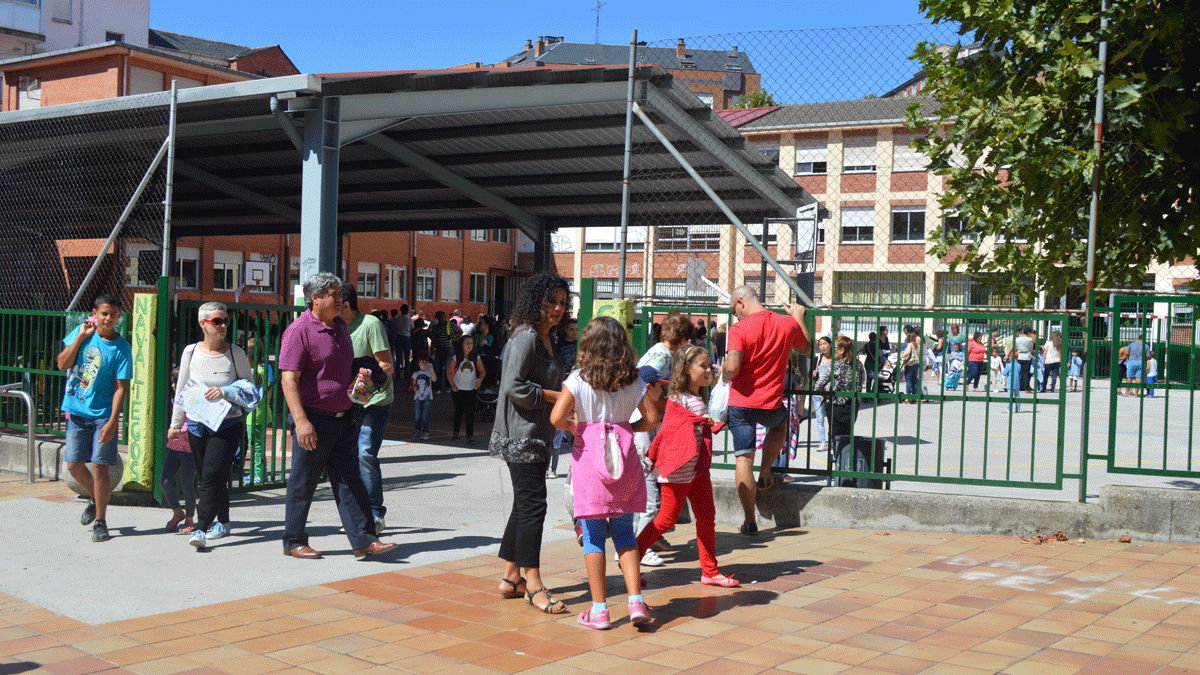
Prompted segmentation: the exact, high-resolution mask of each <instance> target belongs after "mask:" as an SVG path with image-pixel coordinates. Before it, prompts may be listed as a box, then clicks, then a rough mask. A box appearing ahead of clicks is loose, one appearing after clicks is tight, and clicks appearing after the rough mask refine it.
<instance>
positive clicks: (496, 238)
mask: <svg viewBox="0 0 1200 675" xmlns="http://www.w3.org/2000/svg"><path fill="white" fill-rule="evenodd" d="M510 237H511V235H510V234H509V230H492V241H493V242H495V243H497V244H507V243H508V242H509V241H510Z"/></svg>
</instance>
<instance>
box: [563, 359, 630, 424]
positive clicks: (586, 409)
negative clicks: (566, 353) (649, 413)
mask: <svg viewBox="0 0 1200 675" xmlns="http://www.w3.org/2000/svg"><path fill="white" fill-rule="evenodd" d="M563 386H564V387H566V389H567V391H569V392H571V396H574V397H575V417H576V419H577V420H578V421H580V422H615V423H620V422H628V421H629V419H630V418H631V417H633V413H634V411H635V410H637V407H638V404H639V403H641V402H642V397H643V396H645V395H646V383H645V382H642V380H641V378H638V379H636V380H634V381H633V382H632V383H631V384H630V385H629V386H627V387H625V388H624V389H620V390H618V391H598V390H596V389H594V388H592V385H590V384H588V383H587V382H584V381H583V378H581V377H579V371H578V370H576V371H574V372H572V373H571V374H570V375H569V376H567V379H566V380H565V381H564V382H563Z"/></svg>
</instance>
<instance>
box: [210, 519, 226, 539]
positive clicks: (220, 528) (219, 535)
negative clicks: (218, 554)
mask: <svg viewBox="0 0 1200 675" xmlns="http://www.w3.org/2000/svg"><path fill="white" fill-rule="evenodd" d="M228 536H229V526H228V525H225V524H222V523H220V522H216V523H213V524H212V527H210V528H208V534H207V538H208V539H224V538H225V537H228Z"/></svg>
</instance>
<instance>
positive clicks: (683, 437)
mask: <svg viewBox="0 0 1200 675" xmlns="http://www.w3.org/2000/svg"><path fill="white" fill-rule="evenodd" d="M697 426H702V439H703V441H704V452H703V454H701V455H700V461H699V462H697V463H696V471H707V470H708V467H709V466H711V465H712V435H713V432H714V431H720V430H721V429H722V428H724V426H725V425H724V423H722V422H717V423H716V424H715V425H709V423H708V419H707V418H704V417H701V416H699V415H697V414H696V413H694V412H692V411H690V410H688V409H687V408H685V407H684V406H683V405H682V404H680V403H679V402H678V401H675V400H674V399H669V400H667V411H666V413H665V414H664V415H663V421H662V424H661V425H660V426H659V427H658V435H657V436H655V437H654V442H653V443H651V444H650V451H649V452H648V453H647V454H648V455H649V456H650V461H651V462H654V466H656V467H658V474H659V475H660V476H669V475H671V473H672V472H674V471H675V470H676V469H678V468H679V467H681V466H683V465H684V464H686V463H687V462H688V460H690V459H691V458H693V457H695V456H696V450H697V448H696V431H695V428H696V427H697Z"/></svg>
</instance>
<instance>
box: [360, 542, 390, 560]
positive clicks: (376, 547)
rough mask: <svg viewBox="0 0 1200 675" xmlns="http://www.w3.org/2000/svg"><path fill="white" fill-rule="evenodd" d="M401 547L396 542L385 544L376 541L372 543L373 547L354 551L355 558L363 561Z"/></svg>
mask: <svg viewBox="0 0 1200 675" xmlns="http://www.w3.org/2000/svg"><path fill="white" fill-rule="evenodd" d="M399 545H400V544H397V543H395V542H388V543H386V544H385V543H383V542H382V541H379V540H375V541H373V542H371V545H370V546H368V547H366V548H356V549H354V557H355V558H358V559H359V560H362V559H363V558H365V557H367V556H369V555H378V554H380V553H387V552H388V551H390V550H392V549H394V548H396V547H397V546H399Z"/></svg>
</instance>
